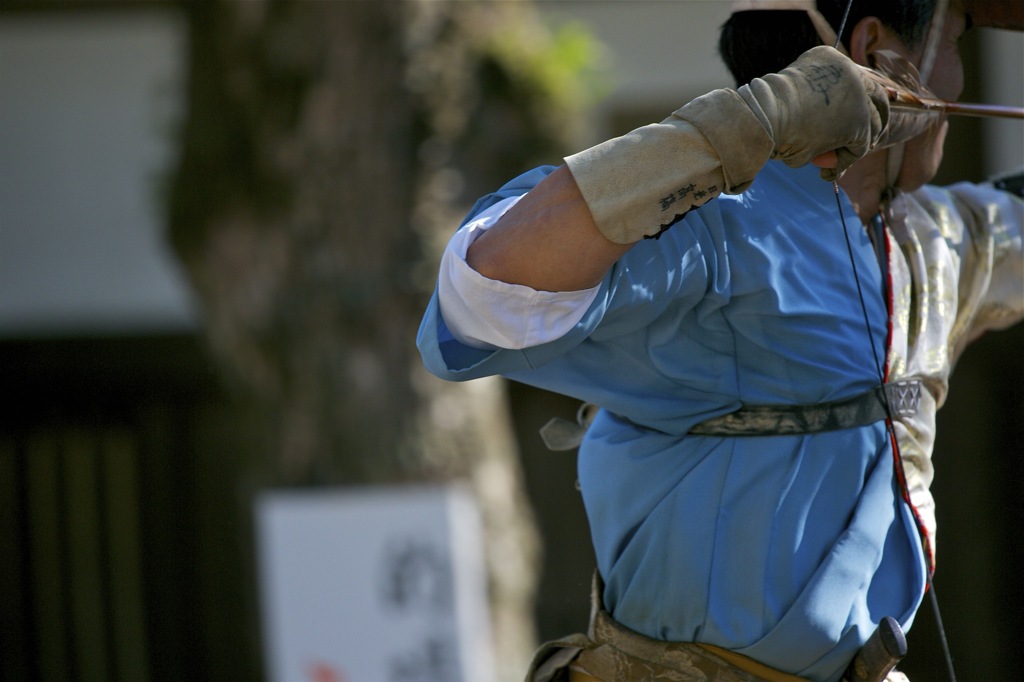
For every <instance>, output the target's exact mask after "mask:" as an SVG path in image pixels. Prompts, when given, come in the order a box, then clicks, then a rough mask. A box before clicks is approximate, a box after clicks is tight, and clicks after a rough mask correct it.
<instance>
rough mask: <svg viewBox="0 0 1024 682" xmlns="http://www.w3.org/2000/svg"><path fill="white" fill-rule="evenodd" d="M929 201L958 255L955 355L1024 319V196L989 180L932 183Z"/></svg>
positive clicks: (952, 347)
mask: <svg viewBox="0 0 1024 682" xmlns="http://www.w3.org/2000/svg"><path fill="white" fill-rule="evenodd" d="M923 191H925V192H927V194H928V197H927V202H926V206H927V207H928V211H929V212H930V213H932V216H933V217H934V218H935V220H936V221H937V223H938V226H939V229H940V230H941V231H942V232H943V236H944V237H945V238H946V241H947V244H948V245H949V247H950V249H951V250H953V251H954V252H956V254H957V255H958V256H959V260H960V267H959V286H958V287H957V299H958V300H957V315H956V322H955V324H954V327H953V330H952V333H951V334H950V338H949V350H950V359H951V360H953V361H954V362H955V360H956V358H958V357H959V356H960V353H962V352H963V350H964V349H965V348H966V347H967V345H968V344H970V342H971V341H973V340H975V339H977V338H978V337H979V336H981V335H982V334H983V333H985V332H986V331H990V330H996V329H1005V328H1007V327H1009V326H1011V325H1013V324H1016V323H1017V322H1020V321H1021V320H1022V319H1024V201H1022V200H1021V199H1020V198H1019V197H1017V196H1015V195H1013V194H1011V193H1010V192H1005V191H1001V190H997V189H994V188H993V187H992V186H991V185H989V184H979V185H975V184H970V183H960V184H956V185H952V186H950V187H948V188H945V189H938V188H927V189H926V190H923Z"/></svg>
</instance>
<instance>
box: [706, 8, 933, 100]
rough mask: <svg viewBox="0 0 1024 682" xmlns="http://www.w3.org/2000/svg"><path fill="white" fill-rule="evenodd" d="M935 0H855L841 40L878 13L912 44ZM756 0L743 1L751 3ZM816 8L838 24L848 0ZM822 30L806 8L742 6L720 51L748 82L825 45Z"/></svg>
mask: <svg viewBox="0 0 1024 682" xmlns="http://www.w3.org/2000/svg"><path fill="white" fill-rule="evenodd" d="M935 3H936V0H857V2H853V3H852V6H851V8H850V15H849V17H848V18H847V20H846V25H845V27H844V31H843V35H842V36H841V40H842V42H843V44H844V45H846V44H849V39H850V33H851V31H852V30H853V28H854V27H855V26H856V25H857V23H858V22H859V21H860V20H861V19H863V18H865V17H871V16H873V17H877V18H878V19H879V20H880V21H881V22H882V23H883V24H885V25H886V26H888V27H889V28H890V29H892V30H893V31H894V32H895V33H896V35H898V36H899V37H900V39H902V40H903V42H904V43H905V44H906V45H907V46H908V47H914V46H916V45H918V44H919V43H920V41H921V40H923V39H924V36H925V34H926V32H927V28H928V23H929V22H930V21H931V18H932V13H933V12H934V10H935ZM750 4H753V5H755V6H756V4H757V3H756V2H755V3H750V2H747V3H744V5H746V6H749V5H750ZM816 5H817V9H818V12H820V13H821V15H822V16H823V17H824V18H825V20H826V21H827V22H828V23H829V24H830V25H831V26H832V28H833V30H834V31H838V30H839V25H840V24H841V23H842V19H843V13H844V12H845V11H846V6H847V0H817V3H816ZM821 44H822V40H821V38H819V37H818V31H817V30H816V29H815V27H814V24H813V23H812V22H811V19H810V18H809V16H808V14H807V12H805V11H803V10H799V9H770V10H744V11H740V12H735V13H734V14H733V15H732V16H731V17H730V18H729V20H728V21H726V22H725V24H724V25H723V26H722V32H721V35H720V37H719V42H718V51H719V54H720V55H721V57H722V60H723V61H724V62H725V65H726V66H727V67H728V68H729V71H730V72H732V75H733V78H734V79H735V80H736V85H743V84H744V83H749V82H750V81H751V80H753V79H754V78H759V77H761V76H763V75H765V74H766V73H773V72H777V71H781V70H782V69H784V68H785V67H787V66H788V65H790V64H792V63H793V62H794V61H795V60H796V58H797V57H799V56H800V55H801V54H803V53H804V52H806V51H807V50H809V49H811V48H812V47H814V46H816V45H821Z"/></svg>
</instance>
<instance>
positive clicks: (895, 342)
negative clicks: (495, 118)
mask: <svg viewBox="0 0 1024 682" xmlns="http://www.w3.org/2000/svg"><path fill="white" fill-rule="evenodd" d="M783 4H784V5H785V6H786V7H787V8H788V9H777V8H778V5H779V3H775V2H768V3H760V4H759V3H750V2H742V3H736V14H735V15H734V16H733V18H732V19H731V20H730V22H729V24H727V26H726V27H725V30H724V32H723V44H722V52H723V55H725V56H726V59H727V61H728V62H729V63H730V66H731V67H733V68H734V70H735V71H736V72H737V78H738V82H740V83H745V82H746V81H747V80H750V79H751V78H753V80H751V82H750V83H748V84H746V85H743V86H741V87H739V88H738V89H737V90H718V91H715V92H712V93H709V94H708V95H706V96H704V97H701V98H698V99H697V100H694V101H693V102H691V103H689V104H687V105H686V106H684V107H682V108H680V109H679V110H678V111H676V112H675V113H674V114H673V115H672V116H671V117H669V118H668V119H666V120H665V121H663V122H662V123H660V124H656V125H652V126H647V127H644V128H641V129H638V130H637V131H633V132H632V133H630V134H628V135H626V136H623V137H621V138H616V139H614V140H609V141H607V142H605V143H602V144H600V145H597V146H596V147H593V148H591V149H588V150H585V151H583V152H580V153H579V154H575V155H573V156H570V157H568V158H566V160H565V164H564V165H562V166H560V167H558V168H554V169H551V168H544V169H537V170H535V171H532V172H530V173H527V174H526V175H524V176H521V177H519V178H517V179H515V180H513V181H512V182H510V183H509V184H508V185H506V186H505V187H503V188H502V189H501V190H500V191H499V192H497V193H496V194H494V195H490V196H488V197H485V198H484V199H482V200H481V201H480V202H478V204H477V206H475V207H474V209H473V211H472V212H471V214H470V216H469V218H468V219H467V221H466V222H465V223H464V224H463V226H462V227H461V229H460V230H459V232H458V233H457V234H456V236H455V237H454V238H453V240H452V242H451V243H450V245H449V247H448V250H447V251H446V254H445V256H444V259H443V262H442V265H441V275H440V279H439V285H438V291H437V293H436V294H435V296H434V298H433V299H432V301H431V303H430V306H429V308H428V310H427V313H426V315H425V318H424V321H423V324H422V326H421V329H420V334H419V338H418V345H419V347H420V349H421V352H422V354H423V357H424V361H425V363H426V365H427V367H428V368H429V369H430V370H431V371H432V372H434V373H435V374H437V375H438V376H441V377H443V378H445V379H450V380H466V379H472V378H475V377H479V376H484V375H490V374H502V375H505V376H508V377H510V378H512V379H515V380H518V381H522V382H525V383H529V384H533V385H536V386H540V387H542V388H546V389H550V390H554V391H557V392H561V393H564V394H567V395H570V396H573V397H576V398H579V399H581V400H584V401H587V402H590V403H593V404H595V405H599V406H600V407H601V408H602V409H601V410H600V411H599V412H598V413H597V416H596V418H595V419H594V421H593V423H592V424H590V426H589V429H588V430H587V433H586V436H585V439H584V440H583V443H582V444H581V446H580V451H579V482H580V486H581V490H582V494H583V499H584V503H585V506H586V509H587V514H588V519H589V521H590V525H591V532H592V536H593V540H594V545H595V551H596V556H597V563H598V572H599V576H600V578H601V581H602V582H601V583H600V589H599V590H598V594H597V599H596V606H598V607H599V608H598V609H597V611H596V614H595V616H594V619H593V622H592V623H591V628H590V632H589V633H588V635H587V636H582V635H579V636H573V637H569V638H567V639H565V640H563V641H561V642H558V643H554V644H552V645H550V646H548V647H545V648H544V649H542V651H541V652H540V653H539V655H538V658H537V660H536V661H535V663H534V666H533V668H532V670H531V673H530V675H531V677H530V679H533V680H559V679H570V680H586V681H591V680H603V681H607V682H611V681H612V680H646V679H669V680H705V679H707V680H716V679H722V680H725V679H730V680H764V679H770V680H794V679H809V680H830V681H831V680H838V679H840V678H841V677H842V675H843V672H844V670H845V669H846V667H847V665H848V664H849V661H850V660H851V658H852V657H853V656H854V654H855V653H856V652H857V651H858V649H860V647H862V646H863V644H864V642H865V640H866V639H867V638H868V636H869V635H870V634H871V633H872V632H873V631H874V630H875V628H876V626H877V625H878V624H879V622H880V621H881V620H882V619H883V618H885V617H887V616H888V617H892V618H894V619H895V620H896V621H898V622H899V624H900V625H901V626H902V627H903V628H908V627H909V626H910V624H911V623H912V621H913V618H914V614H915V613H916V611H917V609H918V607H919V606H920V604H921V601H922V598H923V595H924V593H925V590H926V586H927V584H928V578H929V574H930V569H931V562H932V560H933V556H932V551H933V546H934V532H935V524H934V510H933V505H932V500H931V497H930V495H929V493H928V486H929V483H930V480H931V464H930V454H931V448H932V440H933V435H934V424H935V421H934V418H935V411H936V409H937V408H938V406H939V405H941V404H942V402H943V400H944V398H945V391H946V387H947V381H948V375H949V371H950V368H951V366H952V364H953V363H954V362H955V359H956V358H957V356H958V355H959V353H960V352H961V351H962V350H963V348H964V346H965V345H966V344H967V343H968V342H969V341H970V340H972V339H974V338H976V337H977V336H978V335H979V334H981V333H982V332H983V331H985V330H987V329H993V328H999V327H1005V326H1008V325H1010V324H1012V323H1014V322H1016V321H1018V320H1020V319H1021V318H1022V317H1024V291H1022V287H1021V281H1022V280H1021V278H1022V276H1024V275H1022V267H1024V265H1022V238H1021V232H1022V222H1024V216H1022V212H1024V209H1022V204H1021V203H1020V200H1019V199H1018V198H1016V197H1013V196H1011V195H1009V194H1007V193H1003V192H998V191H995V190H992V189H991V188H988V187H974V186H968V185H961V186H958V187H956V188H953V189H951V190H948V191H943V190H939V189H936V188H930V187H922V185H924V183H925V182H927V181H928V180H929V179H930V178H931V177H932V176H933V174H934V173H935V170H936V168H937V166H938V162H939V160H940V159H941V155H942V144H943V140H944V135H945V131H946V124H945V121H943V120H935V119H934V118H924V117H916V118H910V119H900V118H899V117H898V116H896V113H895V112H894V111H893V110H892V109H891V108H890V107H889V104H888V100H887V96H886V95H885V93H884V92H882V91H881V89H880V88H879V87H878V85H877V82H876V81H874V80H873V79H872V78H870V77H869V75H867V74H866V72H865V71H864V69H861V68H860V67H858V66H857V65H869V64H874V63H876V62H877V61H880V60H883V59H886V58H891V56H892V53H895V54H897V55H899V56H902V57H903V58H906V59H908V60H910V61H911V62H913V63H915V64H917V65H918V66H919V67H921V68H923V69H924V70H926V71H928V72H930V77H929V80H928V85H929V87H930V88H931V89H932V91H933V92H934V93H935V94H936V95H937V96H939V97H941V98H943V99H947V100H953V99H956V98H957V97H958V96H959V94H960V90H961V87H962V84H963V72H962V68H961V64H960V56H959V50H958V47H957V39H958V38H959V37H960V35H961V34H962V33H963V31H964V30H965V27H966V25H967V22H968V16H969V14H968V13H970V15H972V18H973V21H974V23H976V24H980V25H985V24H986V22H989V23H994V22H995V20H994V19H992V18H991V16H990V14H986V12H989V13H991V11H992V10H993V8H996V9H999V8H1000V7H1002V8H1003V9H1005V5H1003V6H1000V5H999V4H998V3H995V4H990V3H982V2H977V3H972V4H967V5H964V4H962V3H959V2H953V3H950V6H949V9H948V11H945V12H943V13H942V15H941V16H940V17H938V18H937V20H934V21H933V17H932V13H933V9H934V4H935V3H934V2H933V1H932V0H901V1H897V0H886V1H885V2H877V3H863V7H862V8H861V9H860V10H858V7H857V6H858V4H862V3H857V2H854V3H853V9H854V12H853V13H852V14H851V16H850V19H849V23H848V25H847V27H846V30H845V31H844V32H843V41H842V42H843V45H844V46H845V49H846V52H847V54H848V55H849V58H847V57H845V56H843V55H842V54H840V53H839V52H838V51H836V50H834V49H832V48H831V47H827V46H819V47H816V48H813V46H814V45H815V44H818V43H826V44H831V42H832V37H831V35H829V33H830V31H833V32H834V31H836V30H838V28H839V24H840V19H839V17H840V15H841V14H842V7H841V6H840V5H839V3H837V2H836V3H833V2H825V1H823V2H820V3H818V6H816V5H815V4H814V3H806V2H803V3H801V2H785V3H783ZM794 6H798V7H800V8H801V9H800V11H797V12H793V11H791V10H792V8H793V7H794ZM819 6H820V12H821V13H820V14H819V13H818V10H819ZM752 7H753V9H752ZM759 7H765V8H768V9H767V11H757V10H758V8H759ZM865 8H866V9H865ZM1017 11H1018V13H1019V10H1017ZM1017 20H1019V17H1017V18H1016V19H1013V20H1012V21H1011V23H1013V25H1015V26H1016V27H1017V28H1020V26H1019V25H1018V24H1016V23H1014V22H1016V21H1017ZM765 22H771V23H772V24H773V27H772V28H771V29H770V30H769V31H768V32H769V33H770V34H771V36H773V37H771V38H769V39H765V38H764V37H763V35H757V34H755V31H756V30H758V29H760V30H764V27H765V26H766V24H765ZM929 33H931V35H930V37H929ZM755 36H756V37H755ZM772 43H774V44H772ZM811 48H813V49H811ZM786 50H793V52H792V56H787V55H786V54H785V51H786ZM796 55H800V56H799V58H798V59H796V61H795V62H794V63H793V65H792V66H789V67H786V64H788V63H789V62H790V61H792V59H793V57H795V56H796ZM750 65H754V68H756V66H762V67H763V68H764V69H765V71H766V72H777V73H768V75H764V76H763V77H762V78H754V77H755V76H761V75H762V73H747V71H749V68H751V66H750ZM897 124H899V125H897ZM811 162H813V163H814V164H816V165H817V166H819V167H822V168H824V170H822V171H820V174H821V175H822V176H823V177H826V178H829V179H832V178H838V188H836V189H834V188H833V185H832V184H831V183H828V182H823V181H822V180H821V179H820V178H819V169H818V168H817V167H815V165H808V164H810V163H811ZM840 188H841V191H840ZM837 197H838V199H837ZM844 224H845V226H844ZM649 237H657V238H649ZM883 385H887V386H889V388H882V386H883ZM885 396H888V399H887V398H886V397H885ZM893 679H896V678H893Z"/></svg>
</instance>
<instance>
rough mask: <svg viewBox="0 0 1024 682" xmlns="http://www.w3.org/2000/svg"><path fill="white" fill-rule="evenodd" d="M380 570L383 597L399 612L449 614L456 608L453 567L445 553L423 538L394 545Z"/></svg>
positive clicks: (405, 540) (411, 539)
mask: <svg viewBox="0 0 1024 682" xmlns="http://www.w3.org/2000/svg"><path fill="white" fill-rule="evenodd" d="M383 563H384V566H383V570H382V571H381V580H382V582H381V585H382V590H381V596H382V597H383V600H384V602H385V604H387V605H388V606H390V607H392V608H394V609H397V610H400V611H409V610H426V611H432V612H448V611H451V610H452V608H453V603H452V601H453V599H454V597H453V593H452V577H451V566H450V564H449V561H448V557H447V555H446V554H445V552H444V551H443V550H442V549H440V548H439V547H438V546H437V545H435V544H432V543H430V542H427V541H425V540H422V539H420V538H404V539H401V540H397V541H394V542H392V543H391V544H390V545H389V547H388V548H387V550H386V556H385V557H384V561H383Z"/></svg>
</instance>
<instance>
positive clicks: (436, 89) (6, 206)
mask: <svg viewBox="0 0 1024 682" xmlns="http://www.w3.org/2000/svg"><path fill="white" fill-rule="evenodd" d="M728 6H729V3H728V2H725V1H704V2H695V1H677V2H671V1H644V0H628V1H627V0H537V1H535V2H532V3H530V2H525V1H522V2H511V1H509V2H486V1H481V2H473V1H469V0H464V1H458V2H455V1H453V2H444V1H441V0H407V1H405V2H398V1H395V2H389V1H381V2H367V1H355V0H352V1H345V0H335V1H329V0H292V1H287V0H275V1H271V0H233V1H224V0H203V1H202V2H200V1H198V0H197V1H195V2H187V1H180V2H172V1H162V0H151V1H136V2H131V1H125V0H107V1H97V2H85V1H80V2H74V1H56V0H54V1H50V0H35V1H27V0H24V1H23V0H3V1H2V2H0V372H2V374H0V380H2V385H3V387H4V389H5V393H6V395H7V396H8V398H7V399H6V400H5V404H6V405H7V407H6V408H4V409H3V410H2V411H0V488H2V489H0V596H2V604H3V608H2V609H0V679H3V680H54V681H63V680H86V681H93V680H97V681H98V680H126V681H139V682H145V681H147V680H154V681H157V680H175V681H180V680H200V679H201V680H260V679H264V678H265V677H266V675H265V671H266V658H267V655H266V642H265V637H264V629H265V627H266V623H265V622H262V623H261V619H262V620H264V621H265V619H266V614H265V613H264V611H265V609H264V610H263V611H261V608H262V604H261V593H260V587H259V576H260V567H259V565H258V563H259V561H258V559H257V557H258V556H259V552H258V548H257V540H256V530H255V522H254V504H255V500H256V499H257V497H258V496H259V495H260V494H262V493H265V492H267V491H288V490H337V489H341V490H363V489H372V488H375V487H377V486H382V485H386V486H403V485H414V484H423V483H432V484H447V483H451V482H458V483H459V484H460V485H463V486H465V487H466V488H467V489H468V490H470V491H471V495H472V498H473V500H474V502H475V505H476V506H477V508H478V509H479V514H480V517H481V520H482V528H483V531H482V533H481V538H482V552H483V556H484V558H485V566H486V572H487V595H488V604H487V606H488V609H489V613H490V620H491V630H492V632H493V640H494V642H493V648H494V654H495V659H496V660H497V670H496V672H495V679H500V680H502V681H505V680H517V679H521V677H522V674H523V669H524V667H525V664H526V660H527V659H528V657H529V655H530V652H531V651H532V648H533V647H534V645H535V644H536V643H537V642H538V641H543V640H548V639H553V638H555V637H558V636H561V635H564V634H567V633H570V632H577V631H581V630H583V629H585V627H586V623H587V614H588V610H589V605H588V594H589V582H590V576H591V573H592V571H593V567H594V564H593V556H592V552H591V549H590V540H589V536H588V532H587V528H586V523H585V518H584V515H583V510H582V506H581V504H580V500H579V496H578V493H577V491H576V490H575V487H574V482H575V457H574V453H551V452H548V451H546V450H545V449H544V447H543V444H542V443H541V441H540V438H539V437H538V435H537V430H538V429H539V428H540V427H541V426H542V425H543V424H544V423H545V422H547V421H548V419H550V418H551V417H553V416H561V417H565V418H573V417H574V415H575V412H576V408H577V405H576V404H575V403H573V402H572V401H570V400H567V399H565V398H561V397H558V396H554V395H551V394H548V393H544V392H541V391H537V390H535V389H532V388H527V387H524V386H521V385H516V384H512V383H507V382H504V381H500V380H494V381H481V382H473V383H471V384H466V385H447V384H443V383H442V382H440V381H437V380H434V379H433V378H431V377H429V376H427V375H426V374H425V372H424V371H423V370H422V369H421V368H420V365H419V360H418V356H417V354H416V351H415V348H414V338H415V333H416V328H417V326H418V323H419V318H420V315H421V312H422V309H423V306H424V304H425V301H426V298H427V297H428V296H429V293H430V291H431V289H432V287H433V284H434V277H435V271H436V266H437V262H438V259H439V254H440V250H441V249H442V248H443V245H444V243H445V241H446V240H447V237H448V236H449V235H450V234H451V232H452V231H453V230H454V227H455V225H456V224H457V223H458V221H459V220H460V219H461V216H462V215H464V213H465V212H466V210H467V209H468V207H469V206H470V205H471V203H472V201H473V200H475V198H476V197H477V196H479V195H481V194H484V193H486V192H487V191H489V190H491V189H494V188H496V187H498V186H499V185H500V184H502V183H503V182H504V181H505V180H507V179H508V178H510V177H512V176H514V175H516V174H518V173H519V172H521V171H523V170H526V169H528V168H530V167H532V166H534V165H537V164H540V163H558V162H559V159H560V158H561V157H562V156H564V155H566V154H568V153H571V152H572V151H575V150H578V149H580V148H582V147H583V146H585V145H587V144H590V143H593V142H595V141H597V140H600V139H604V138H607V137H609V136H611V135H613V134H618V133H622V132H625V131H627V130H629V129H632V128H633V127H636V126H637V125H640V124H644V123H649V122H652V121H657V120H661V119H662V118H664V117H665V116H666V115H667V114H668V113H669V112H671V111H673V110H674V109H676V108H677V107H678V106H679V105H681V104H682V103H684V102H685V101H687V100H689V99H691V98H693V97H695V96H697V95H700V94H702V93H704V92H706V91H708V90H710V89H712V88H715V87H721V86H727V85H731V83H730V82H729V79H728V76H727V74H726V72H725V70H724V68H723V67H722V66H721V65H720V64H719V63H718V60H717V55H716V44H717V31H718V27H719V26H720V25H721V23H722V22H723V21H724V20H725V19H726V17H727V15H728ZM964 54H965V59H966V68H967V74H968V76H967V83H968V85H967V90H966V91H965V93H964V96H963V99H965V100H967V101H978V102H989V103H1000V104H1008V105H1015V106H1020V105H1021V104H1022V103H1024V92H1022V90H1024V42H1022V39H1021V36H1020V35H1019V34H1011V33H1007V32H1001V31H993V30H977V31H972V32H971V33H970V34H969V36H968V38H967V39H966V40H965V47H964ZM1022 164H1024V126H1022V124H1021V123H1020V122H1017V121H1013V122H1006V121H990V120H977V119H956V120H954V121H953V125H952V130H951V134H950V137H949V143H948V144H947V155H946V159H945V162H944V165H943V168H942V171H941V174H940V177H939V178H937V180H936V181H937V182H938V183H939V184H944V183H949V182H954V181H958V180H969V181H980V180H983V179H985V178H988V177H990V176H992V175H993V174H995V173H998V172H1001V171H1008V170H1012V169H1015V168H1019V167H1020V166H1021V165H1022ZM1022 286H1024V283H1022ZM1021 348H1024V329H1022V328H1020V327H1018V328H1016V329H1014V330H1010V331H1007V332H1002V333H998V334H991V335H989V336H986V337H985V338H983V339H981V340H980V341H979V342H978V343H977V344H976V346H975V347H974V348H972V349H971V350H970V351H968V353H967V355H966V356H965V357H964V359H963V360H962V361H961V363H960V365H959V367H958V368H957V371H956V374H955V375H954V377H953V381H952V390H951V397H950V399H949V401H948V403H947V405H946V407H945V408H944V409H943V410H942V411H941V412H940V415H939V422H940V424H939V434H940V435H939V445H938V447H937V448H936V452H935V463H936V471H937V473H936V479H935V484H934V486H933V490H934V491H935V495H936V498H937V501H938V519H939V528H940V531H939V542H938V572H937V574H936V579H935V583H936V589H937V593H938V595H939V597H940V603H941V605H942V609H943V617H944V619H945V626H946V630H947V633H948V636H949V639H950V645H951V648H952V651H953V656H954V659H955V661H956V664H957V668H958V672H959V673H960V675H961V677H962V679H965V680H1008V679H1015V678H1016V676H1018V675H1019V671H1020V670H1021V669H1022V668H1024V653H1022V651H1021V648H1020V646H1019V644H1020V641H1021V640H1022V636H1024V627H1022V621H1021V617H1020V614H1021V613H1022V612H1024V595H1022V588H1021V585H1020V581H1019V576H1018V574H1019V568H1017V567H1019V566H1020V565H1022V564H1024V556H1022V546H1024V543H1022V542H1021V537H1020V531H1019V529H1018V528H1017V526H1016V523H1015V522H1016V520H1017V519H1018V518H1020V517H1021V516H1024V502H1022V500H1024V496H1022V494H1021V492H1022V490H1021V485H1022V483H1021V482H1022V481H1024V475H1022V474H1024V457H1022V454H1024V452H1022V450H1024V447H1022V445H1021V439H1022V433H1021V423H1022V417H1024V353H1022V352H1021ZM368 532H370V531H368ZM351 615H352V618H353V619H354V620H355V621H356V622H358V620H359V614H351ZM935 632H936V630H935V627H934V624H933V622H932V616H931V614H930V612H929V611H928V609H927V607H925V608H923V609H922V611H921V614H920V615H919V617H918V621H917V623H916V624H915V627H914V629H913V631H912V632H911V634H910V637H909V642H910V655H909V657H908V659H907V662H906V665H905V666H904V669H905V670H906V672H908V674H909V675H910V677H911V679H917V680H932V679H941V676H942V671H943V670H944V666H943V663H942V661H941V657H940V655H939V651H940V650H939V648H938V647H939V645H938V637H937V635H936V634H935ZM311 675H312V673H311ZM410 675H411V676H408V677H396V676H395V675H391V676H390V677H385V676H382V677H381V678H380V682H383V681H384V680H389V682H390V680H398V679H409V680H413V679H424V680H426V679H435V678H428V677H422V678H421V677H416V676H414V675H412V674H410ZM309 679H323V680H325V682H326V681H327V680H328V678H327V677H323V676H321V677H320V678H314V677H312V676H311V677H310V678H309ZM348 682H378V681H375V680H369V681H361V680H360V681H357V680H349V681H348Z"/></svg>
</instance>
